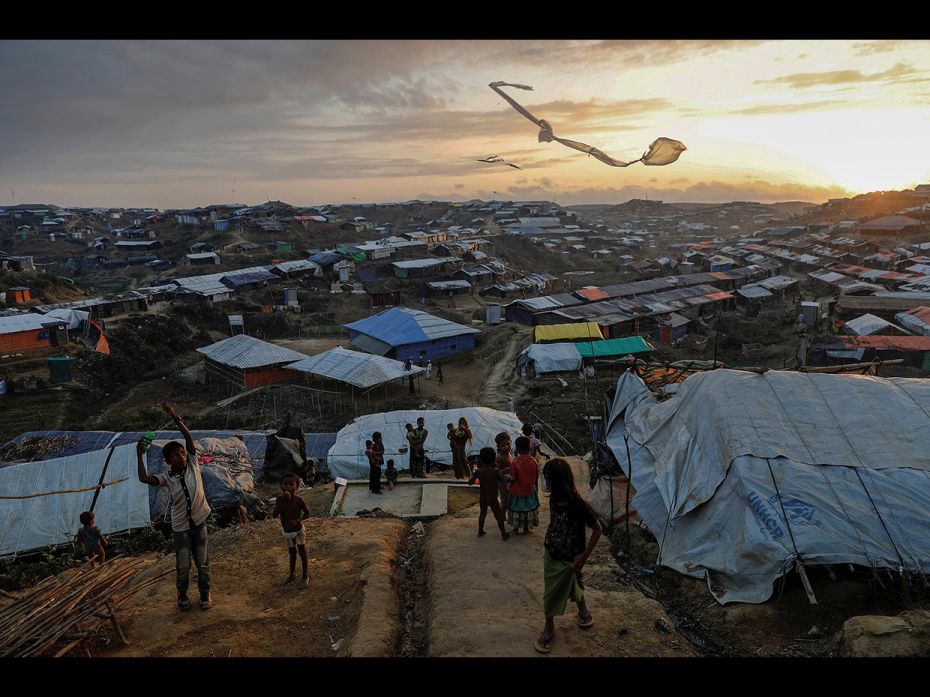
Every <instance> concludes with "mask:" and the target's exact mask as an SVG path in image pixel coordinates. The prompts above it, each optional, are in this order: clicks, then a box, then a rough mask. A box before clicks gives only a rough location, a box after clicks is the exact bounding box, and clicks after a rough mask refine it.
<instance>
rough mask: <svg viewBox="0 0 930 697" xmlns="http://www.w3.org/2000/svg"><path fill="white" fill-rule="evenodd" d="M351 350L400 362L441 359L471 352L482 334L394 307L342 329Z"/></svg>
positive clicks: (419, 312)
mask: <svg viewBox="0 0 930 697" xmlns="http://www.w3.org/2000/svg"><path fill="white" fill-rule="evenodd" d="M344 326H345V328H346V329H348V330H349V339H350V342H351V343H352V345H353V346H355V347H357V348H359V349H361V350H362V351H368V352H369V353H374V354H376V355H379V356H388V357H390V358H395V359H397V360H400V361H403V360H406V359H408V358H411V359H414V360H419V359H421V358H423V359H432V360H435V359H437V358H444V357H448V356H452V355H455V354H457V353H463V352H465V351H470V350H471V349H473V348H474V347H475V334H480V333H481V332H480V331H479V330H477V329H472V328H471V327H466V326H464V325H461V324H456V323H455V322H450V321H449V320H445V319H442V318H441V317H435V316H434V315H431V314H428V313H426V312H422V311H420V310H410V309H408V308H406V307H394V308H391V309H390V310H386V311H385V312H381V313H378V314H377V315H373V316H372V317H367V318H365V319H361V320H358V321H357V322H352V323H350V324H346V325H344Z"/></svg>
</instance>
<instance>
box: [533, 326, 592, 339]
mask: <svg viewBox="0 0 930 697" xmlns="http://www.w3.org/2000/svg"><path fill="white" fill-rule="evenodd" d="M534 337H535V341H537V342H543V341H575V340H577V339H593V340H595V341H600V340H601V339H603V338H604V336H603V334H602V333H601V328H600V326H598V324H597V322H573V323H570V324H541V325H539V326H537V327H536V329H535V332H534Z"/></svg>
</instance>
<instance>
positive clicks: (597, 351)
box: [575, 336, 652, 358]
mask: <svg viewBox="0 0 930 697" xmlns="http://www.w3.org/2000/svg"><path fill="white" fill-rule="evenodd" d="M575 348H577V349H578V353H580V354H581V356H582V358H603V357H605V356H625V355H626V354H628V353H644V352H646V351H652V347H651V346H650V345H649V344H647V343H646V341H645V339H643V337H641V336H627V337H624V338H622V339H605V340H603V341H582V342H579V343H577V344H575Z"/></svg>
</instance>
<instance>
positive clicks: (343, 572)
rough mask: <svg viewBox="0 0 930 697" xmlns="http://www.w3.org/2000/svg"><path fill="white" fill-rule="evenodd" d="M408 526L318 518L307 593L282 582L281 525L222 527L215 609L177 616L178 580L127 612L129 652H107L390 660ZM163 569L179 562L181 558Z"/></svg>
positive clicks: (216, 550)
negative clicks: (398, 562)
mask: <svg viewBox="0 0 930 697" xmlns="http://www.w3.org/2000/svg"><path fill="white" fill-rule="evenodd" d="M406 529H407V528H406V525H405V524H404V523H403V522H401V521H399V520H391V519H380V520H347V519H346V520H342V519H330V518H313V519H311V520H310V521H308V523H307V532H308V535H307V537H308V550H307V551H308V554H309V556H310V557H311V561H310V589H309V590H300V589H299V588H298V587H296V586H295V585H294V584H291V585H289V586H283V585H282V583H281V582H282V581H283V580H284V578H285V576H286V575H287V552H286V548H285V543H284V541H283V539H282V537H281V532H280V530H281V528H280V523H279V522H278V521H276V520H266V521H262V522H256V523H251V524H248V525H243V526H236V527H233V528H227V529H226V530H222V531H220V532H218V533H216V534H215V535H214V537H213V538H212V539H211V549H210V552H211V557H212V558H211V564H210V565H211V576H212V579H213V587H214V592H213V597H214V600H215V602H216V605H215V607H213V608H212V609H210V610H207V611H205V612H202V611H200V610H199V609H197V607H196V603H195V606H194V608H193V609H191V610H190V611H189V612H181V611H179V610H178V609H177V607H176V605H175V590H174V577H173V575H171V576H169V577H168V578H167V579H166V580H165V582H164V583H161V584H159V585H157V586H155V587H153V588H152V589H150V590H149V591H147V592H144V593H142V594H140V595H139V596H136V597H135V598H133V599H132V600H131V601H130V603H129V604H127V606H126V607H125V608H124V609H123V611H122V613H121V616H122V617H123V618H125V619H124V621H123V623H124V625H125V627H126V632H127V635H128V637H129V639H130V642H131V645H130V646H128V647H119V646H115V645H113V646H112V648H111V649H110V650H109V651H104V652H103V655H108V656H200V657H211V656H217V657H219V656H222V657H227V656H315V657H325V656H351V655H363V656H387V655H390V654H391V651H392V649H393V643H394V641H395V640H396V637H397V632H398V612H397V609H396V608H397V600H396V597H395V590H394V588H393V587H392V583H391V576H392V560H393V558H394V556H395V554H396V550H397V548H398V546H399V544H400V542H401V540H402V538H403V537H404V534H405V532H406ZM163 563H164V564H167V565H168V566H171V565H173V564H174V555H173V554H172V555H169V556H167V557H166V558H165V560H164V561H163ZM297 563H298V573H299V570H300V566H299V565H300V561H299V560H298V562H297ZM191 573H192V584H191V585H192V591H193V592H192V594H191V596H192V598H193V599H195V600H196V597H197V595H196V582H195V580H194V579H195V578H196V575H195V574H196V572H195V571H193V570H192V572H191ZM334 645H335V648H334Z"/></svg>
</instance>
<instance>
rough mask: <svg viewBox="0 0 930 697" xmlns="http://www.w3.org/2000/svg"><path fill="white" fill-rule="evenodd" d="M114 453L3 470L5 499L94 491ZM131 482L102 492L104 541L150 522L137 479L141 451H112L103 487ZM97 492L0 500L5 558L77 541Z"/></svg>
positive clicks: (98, 512)
mask: <svg viewBox="0 0 930 697" xmlns="http://www.w3.org/2000/svg"><path fill="white" fill-rule="evenodd" d="M109 453H110V450H109V449H107V450H95V451H92V452H88V453H82V454H80V455H72V456H69V457H62V458H58V459H55V460H45V461H42V462H30V463H25V464H22V465H12V466H10V467H4V468H2V469H0V492H2V494H0V495H2V496H33V495H34V494H41V493H46V492H51V491H65V490H70V489H84V488H87V487H94V486H97V484H98V483H99V481H100V474H101V472H102V471H103V466H104V463H105V462H106V459H107V455H108V454H109ZM123 477H129V479H128V480H126V481H124V482H120V483H118V484H113V485H111V486H108V487H106V488H104V489H100V496H99V497H98V498H97V504H96V506H94V517H95V520H94V523H95V525H97V527H99V528H100V530H101V532H103V533H104V534H105V535H106V534H109V533H113V532H121V531H123V530H131V529H133V528H138V527H142V526H144V525H145V524H146V523H148V522H149V519H150V515H149V492H148V489H149V487H148V485H146V484H142V483H141V482H140V481H139V480H138V478H137V473H136V446H135V445H123V446H118V447H116V448H114V449H113V455H112V457H111V458H110V464H109V466H108V467H107V470H106V474H105V475H104V482H109V481H113V480H116V479H121V478H123ZM93 499H94V491H93V490H90V491H83V492H79V493H68V494H52V495H51V496H37V497H34V498H27V499H0V554H11V553H14V552H24V551H27V550H32V549H40V548H42V547H46V546H48V545H59V544H63V543H67V542H70V541H71V540H73V539H74V536H75V535H76V534H77V531H78V529H79V528H80V527H81V523H80V515H81V513H82V512H83V511H87V510H89V509H90V505H91V502H92V501H93Z"/></svg>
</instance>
